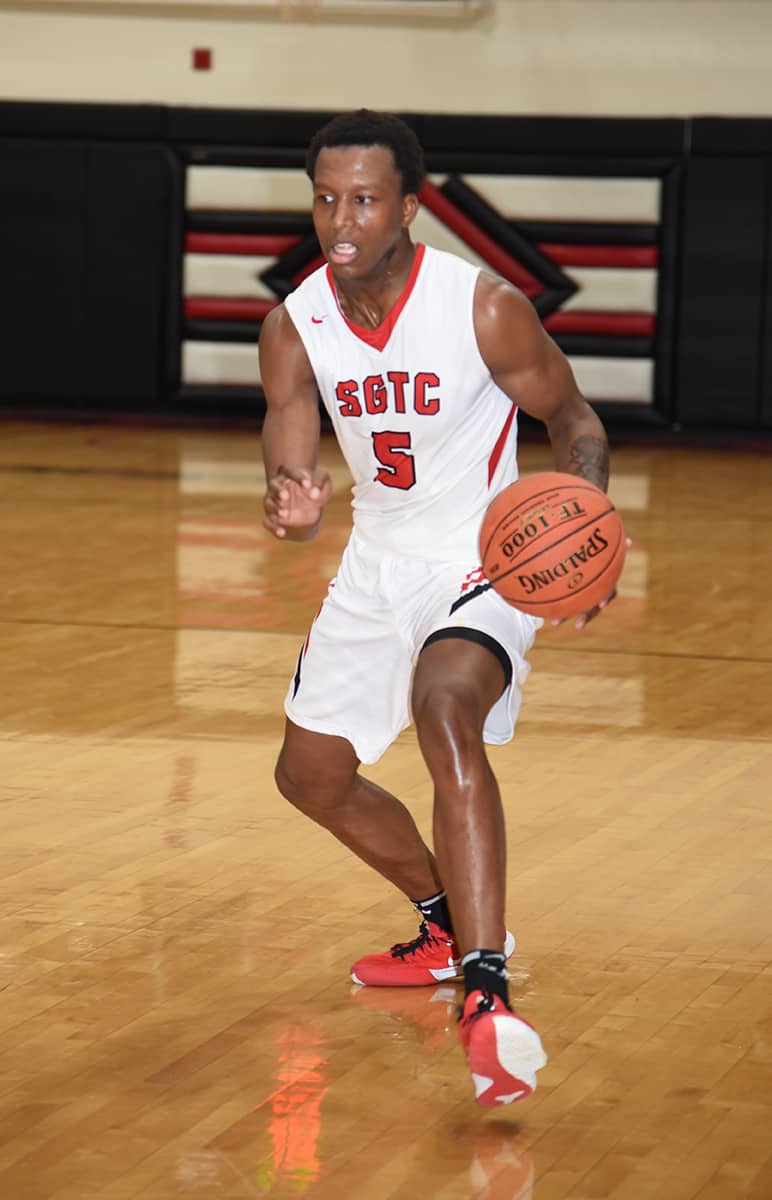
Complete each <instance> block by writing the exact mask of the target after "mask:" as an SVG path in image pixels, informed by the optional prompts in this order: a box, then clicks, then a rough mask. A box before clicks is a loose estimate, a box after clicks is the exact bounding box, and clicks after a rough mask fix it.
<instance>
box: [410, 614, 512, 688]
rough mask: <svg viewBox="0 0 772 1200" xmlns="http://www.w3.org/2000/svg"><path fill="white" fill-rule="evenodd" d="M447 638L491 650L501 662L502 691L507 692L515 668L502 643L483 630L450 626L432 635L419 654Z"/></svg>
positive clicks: (437, 630)
mask: <svg viewBox="0 0 772 1200" xmlns="http://www.w3.org/2000/svg"><path fill="white" fill-rule="evenodd" d="M446 638H458V639H459V640H461V641H464V642H474V643H475V644H476V645H478V646H484V647H485V649H486V650H490V652H491V654H494V655H495V656H496V658H497V659H498V660H499V664H500V666H501V669H502V671H503V672H504V687H503V688H502V691H504V692H505V691H506V690H507V688H508V687H509V685H510V684H511V682H512V676H513V668H512V659H511V658H510V657H509V655H508V654H507V652H506V650H505V649H504V647H503V646H502V644H501V642H497V641H496V639H495V638H493V637H491V635H490V634H489V633H483V632H482V630H481V629H466V628H464V627H463V626H461V625H449V626H448V627H447V628H446V629H435V631H434V633H430V634H429V636H428V638H427V639H426V641H425V642H424V644H423V646H422V647H421V649H420V651H419V654H423V652H424V650H425V649H426V647H427V646H431V645H432V643H433V642H440V641H444V640H445V639H446Z"/></svg>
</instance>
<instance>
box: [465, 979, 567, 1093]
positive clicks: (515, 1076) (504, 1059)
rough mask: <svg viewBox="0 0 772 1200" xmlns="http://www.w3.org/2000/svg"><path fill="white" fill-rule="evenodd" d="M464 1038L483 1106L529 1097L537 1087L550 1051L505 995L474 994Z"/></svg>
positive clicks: (470, 998)
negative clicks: (507, 1001)
mask: <svg viewBox="0 0 772 1200" xmlns="http://www.w3.org/2000/svg"><path fill="white" fill-rule="evenodd" d="M458 1036H459V1037H460V1039H461V1045H462V1046H463V1047H464V1053H465V1054H466V1057H467V1062H468V1063H469V1069H470V1071H471V1072H472V1082H473V1083H474V1091H475V1097H476V1099H477V1103H478V1104H485V1105H487V1106H490V1107H493V1106H495V1105H498V1104H512V1102H513V1101H515V1100H525V1099H526V1097H528V1096H530V1095H531V1093H532V1092H533V1091H534V1090H535V1088H536V1072H537V1071H538V1070H539V1069H540V1068H541V1067H543V1066H544V1065H545V1063H546V1061H547V1055H546V1054H545V1053H544V1049H543V1047H542V1044H541V1038H540V1037H539V1035H538V1033H537V1032H536V1030H535V1029H534V1027H533V1025H529V1024H528V1022H527V1021H524V1020H523V1018H522V1017H518V1015H517V1013H513V1012H512V1009H511V1008H507V1006H506V1004H505V1003H504V1001H503V1000H502V999H501V997H500V996H495V995H491V993H490V992H481V991H476V992H470V993H469V995H468V996H467V998H466V1000H465V1001H464V1009H463V1012H462V1015H461V1020H460V1021H459V1025H458Z"/></svg>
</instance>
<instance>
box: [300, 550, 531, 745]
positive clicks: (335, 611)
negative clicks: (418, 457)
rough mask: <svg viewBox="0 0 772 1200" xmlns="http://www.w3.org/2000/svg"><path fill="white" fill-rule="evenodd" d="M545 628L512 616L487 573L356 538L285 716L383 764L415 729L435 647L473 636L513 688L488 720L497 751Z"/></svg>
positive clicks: (488, 736)
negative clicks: (430, 643)
mask: <svg viewBox="0 0 772 1200" xmlns="http://www.w3.org/2000/svg"><path fill="white" fill-rule="evenodd" d="M542 624H543V622H542V620H541V619H540V618H538V617H530V616H527V615H526V614H525V613H521V612H519V611H518V610H517V609H515V608H512V607H511V605H509V604H507V603H506V601H504V600H502V599H501V597H500V596H498V595H497V594H496V593H495V592H494V591H493V590H492V589H491V588H490V587H488V586H486V584H485V578H484V576H483V574H482V571H481V569H480V568H479V566H477V567H476V566H475V565H474V564H473V563H469V562H447V563H446V562H430V561H427V560H425V559H419V558H414V557H410V556H407V555H394V554H384V553H383V552H382V551H381V550H380V549H379V548H378V547H375V546H373V545H372V544H371V543H368V542H366V541H364V540H363V539H362V538H361V537H358V536H357V534H356V531H355V532H354V533H352V535H351V538H350V540H349V543H348V545H347V547H346V549H345V551H344V554H343V558H342V560H341V564H340V567H339V570H338V574H337V575H336V577H335V579H333V580H332V582H331V583H330V586H329V588H328V591H327V596H326V597H325V599H324V601H323V603H322V606H321V608H320V609H319V613H318V615H317V617H316V619H315V620H314V622H313V624H312V626H311V628H310V630H309V633H308V637H307V638H306V640H305V642H304V644H303V647H302V649H301V651H300V656H299V658H298V665H297V670H296V672H295V677H294V679H293V680H292V681H291V683H290V687H289V691H288V693H287V698H286V701H285V704H284V711H285V712H286V714H287V716H288V717H289V719H290V720H291V721H293V722H294V723H295V724H296V725H300V726H301V727H302V728H303V729H310V730H312V731H313V732H315V733H326V734H331V735H334V736H336V737H343V738H346V739H347V740H348V741H349V742H350V743H351V745H352V746H353V747H354V752H355V753H356V755H357V758H358V759H359V760H360V762H363V763H374V762H377V760H378V759H379V758H380V757H381V755H382V754H383V753H384V751H385V750H386V749H387V748H388V747H389V746H390V745H391V743H392V742H393V741H394V740H395V738H396V737H397V736H398V734H399V733H400V732H401V731H402V730H403V729H405V728H406V727H407V726H408V725H409V724H410V721H411V717H410V694H411V691H412V681H413V672H414V670H415V667H416V663H417V661H418V656H419V654H420V652H421V650H422V649H423V647H424V645H425V644H426V642H427V640H429V639H432V640H434V638H433V635H436V636H437V637H445V636H447V637H463V638H469V639H470V640H473V641H479V642H482V643H483V644H484V645H486V646H488V647H489V648H490V649H491V650H492V651H493V653H495V654H496V655H497V657H498V658H499V659H500V661H501V663H502V666H503V667H504V670H505V675H506V677H507V686H506V688H505V690H504V692H503V693H502V695H501V696H500V698H499V699H498V701H497V702H496V704H494V706H493V708H492V709H491V711H490V712H489V714H488V718H487V720H486V723H485V730H484V738H485V741H486V742H488V743H490V744H492V745H502V744H503V743H504V742H508V741H509V740H510V738H511V737H512V735H513V733H514V728H515V722H516V720H517V714H518V711H519V708H520V698H521V689H522V686H523V684H524V683H525V680H526V678H527V676H528V672H529V670H530V667H529V665H528V663H527V662H526V660H525V655H526V654H527V652H528V650H529V649H530V647H531V645H532V644H533V640H534V637H535V634H536V631H537V629H539V628H540V626H541V625H542Z"/></svg>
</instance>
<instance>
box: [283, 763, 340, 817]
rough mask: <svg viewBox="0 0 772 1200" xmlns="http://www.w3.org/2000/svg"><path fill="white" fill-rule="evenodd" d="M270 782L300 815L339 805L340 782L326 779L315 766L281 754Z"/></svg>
mask: <svg viewBox="0 0 772 1200" xmlns="http://www.w3.org/2000/svg"><path fill="white" fill-rule="evenodd" d="M274 780H275V781H276V786H277V788H278V789H279V792H280V793H281V795H282V796H283V797H284V799H285V800H288V801H289V802H290V804H292V805H294V806H295V808H299V809H301V811H302V812H306V813H312V812H319V811H322V810H328V809H333V808H335V807H336V805H337V804H338V803H339V801H340V794H341V786H340V782H339V781H338V780H337V779H335V778H329V777H327V776H326V775H325V773H324V772H323V771H321V770H320V769H319V764H317V763H309V762H298V761H297V760H292V759H291V758H290V757H289V756H288V755H286V754H284V753H282V754H280V755H279V761H278V762H277V764H276V769H275V771H274Z"/></svg>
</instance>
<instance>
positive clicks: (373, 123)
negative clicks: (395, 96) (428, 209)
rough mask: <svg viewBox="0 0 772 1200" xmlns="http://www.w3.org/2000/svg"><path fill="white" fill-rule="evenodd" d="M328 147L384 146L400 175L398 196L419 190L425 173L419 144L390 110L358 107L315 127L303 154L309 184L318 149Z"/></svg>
mask: <svg viewBox="0 0 772 1200" xmlns="http://www.w3.org/2000/svg"><path fill="white" fill-rule="evenodd" d="M330 146H384V147H385V148H386V149H387V150H391V153H392V156H393V158H394V166H395V167H396V168H397V171H398V172H399V175H400V176H401V178H402V195H403V196H407V195H408V194H409V193H410V192H416V193H418V192H419V191H420V190H421V184H422V183H423V181H424V177H425V175H426V168H425V167H424V152H423V150H422V149H421V143H420V142H419V140H418V138H417V137H416V135H415V134H414V133H413V130H412V129H411V128H410V126H409V125H407V124H405V122H404V121H403V120H401V119H400V118H399V117H395V116H392V114H391V113H379V112H372V110H371V109H369V108H358V109H356V111H354V112H347V113H341V114H340V115H339V116H337V117H333V119H332V120H331V121H328V122H327V124H326V125H323V126H322V128H321V129H318V130H317V131H316V133H315V134H314V136H313V138H312V139H311V143H310V145H309V147H308V152H307V153H306V174H307V175H308V177H309V179H310V180H311V182H312V183H313V179H314V171H315V169H316V160H317V158H318V157H319V152H320V150H324V149H325V148H326V147H330Z"/></svg>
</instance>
